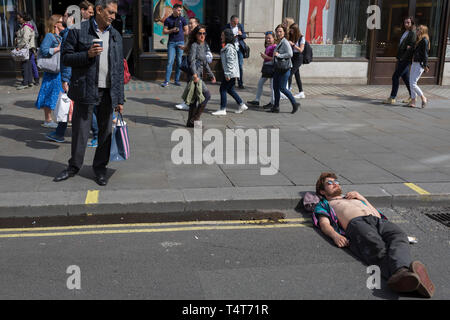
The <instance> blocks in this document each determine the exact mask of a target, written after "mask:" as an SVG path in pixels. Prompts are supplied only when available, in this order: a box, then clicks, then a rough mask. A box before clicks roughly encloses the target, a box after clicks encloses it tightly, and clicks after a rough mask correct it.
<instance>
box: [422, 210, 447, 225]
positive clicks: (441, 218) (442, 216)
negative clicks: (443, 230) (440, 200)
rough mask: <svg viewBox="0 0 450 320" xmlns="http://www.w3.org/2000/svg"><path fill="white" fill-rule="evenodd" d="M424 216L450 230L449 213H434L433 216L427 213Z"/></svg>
mask: <svg viewBox="0 0 450 320" xmlns="http://www.w3.org/2000/svg"><path fill="white" fill-rule="evenodd" d="M426 216H427V217H428V218H431V219H433V220H435V221H437V222H439V223H441V224H443V225H444V226H446V227H449V228H450V214H449V213H434V214H430V213H427V214H426Z"/></svg>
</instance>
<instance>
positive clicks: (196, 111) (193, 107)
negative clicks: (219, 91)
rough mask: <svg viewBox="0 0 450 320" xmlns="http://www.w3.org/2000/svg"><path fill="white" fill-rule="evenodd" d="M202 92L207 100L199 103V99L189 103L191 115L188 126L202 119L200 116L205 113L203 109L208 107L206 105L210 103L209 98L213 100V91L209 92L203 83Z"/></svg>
mask: <svg viewBox="0 0 450 320" xmlns="http://www.w3.org/2000/svg"><path fill="white" fill-rule="evenodd" d="M202 93H203V96H204V97H205V101H203V102H202V103H200V104H199V103H197V101H194V103H192V104H190V105H189V117H188V121H187V126H188V127H189V126H193V125H194V122H196V121H200V117H201V115H202V113H203V111H204V110H205V108H206V105H207V104H208V102H209V100H211V93H210V92H209V90H208V88H207V87H206V86H205V84H203V86H202Z"/></svg>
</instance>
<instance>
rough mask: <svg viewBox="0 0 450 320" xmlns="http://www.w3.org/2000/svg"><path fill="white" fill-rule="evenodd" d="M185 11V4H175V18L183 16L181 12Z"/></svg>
mask: <svg viewBox="0 0 450 320" xmlns="http://www.w3.org/2000/svg"><path fill="white" fill-rule="evenodd" d="M182 11H183V6H182V5H181V4H178V3H177V4H176V5H174V6H173V16H174V17H175V18H178V17H179V16H181V13H182Z"/></svg>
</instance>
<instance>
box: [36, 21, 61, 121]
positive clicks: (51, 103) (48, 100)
mask: <svg viewBox="0 0 450 320" xmlns="http://www.w3.org/2000/svg"><path fill="white" fill-rule="evenodd" d="M64 29H65V28H64V26H63V17H62V16H61V15H59V14H54V15H52V16H51V17H50V18H49V19H48V20H47V23H46V31H47V34H46V35H45V38H44V40H43V41H42V44H41V47H40V52H39V55H40V56H42V57H45V58H49V57H51V56H54V55H55V54H58V53H59V52H60V51H61V41H62V38H61V36H60V35H59V34H60V33H61V31H63V30H64ZM67 89H68V88H67ZM60 92H64V90H63V86H62V81H61V72H59V73H49V72H44V78H43V80H42V85H41V89H40V90H39V95H38V97H37V101H36V107H37V108H38V109H41V108H43V109H44V114H45V122H44V123H43V124H42V126H43V127H45V128H53V129H54V128H56V127H57V126H58V124H57V123H56V122H54V121H53V119H52V110H54V109H55V107H56V104H57V102H58V97H59V93H60Z"/></svg>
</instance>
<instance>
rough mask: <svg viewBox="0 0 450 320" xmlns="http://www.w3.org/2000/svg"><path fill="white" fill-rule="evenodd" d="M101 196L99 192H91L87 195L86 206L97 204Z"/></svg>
mask: <svg viewBox="0 0 450 320" xmlns="http://www.w3.org/2000/svg"><path fill="white" fill-rule="evenodd" d="M99 194H100V191H99V190H89V191H88V193H87V195H86V201H85V204H97V203H98V195H99Z"/></svg>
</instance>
